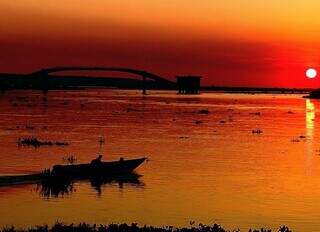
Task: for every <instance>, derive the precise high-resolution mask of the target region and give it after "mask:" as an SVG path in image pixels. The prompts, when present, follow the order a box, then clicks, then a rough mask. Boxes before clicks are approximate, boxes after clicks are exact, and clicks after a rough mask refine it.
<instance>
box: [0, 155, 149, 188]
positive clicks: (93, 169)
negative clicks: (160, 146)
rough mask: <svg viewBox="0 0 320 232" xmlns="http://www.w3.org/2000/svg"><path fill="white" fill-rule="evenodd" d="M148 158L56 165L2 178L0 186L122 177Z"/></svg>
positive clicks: (0, 177) (0, 178)
mask: <svg viewBox="0 0 320 232" xmlns="http://www.w3.org/2000/svg"><path fill="white" fill-rule="evenodd" d="M146 159H147V158H139V159H131V160H124V159H120V160H119V161H112V162H101V163H98V164H70V165H55V166H53V168H52V170H46V171H44V172H41V173H36V174H30V175H19V176H0V186H6V185H13V184H29V183H37V182H40V181H47V180H49V181H56V180H59V179H91V178H96V177H99V178H108V179H113V178H114V177H117V178H119V177H121V176H122V175H127V174H130V173H132V172H133V171H134V170H135V169H136V168H137V167H139V166H140V165H141V164H142V163H143V162H144V161H145V160H146Z"/></svg>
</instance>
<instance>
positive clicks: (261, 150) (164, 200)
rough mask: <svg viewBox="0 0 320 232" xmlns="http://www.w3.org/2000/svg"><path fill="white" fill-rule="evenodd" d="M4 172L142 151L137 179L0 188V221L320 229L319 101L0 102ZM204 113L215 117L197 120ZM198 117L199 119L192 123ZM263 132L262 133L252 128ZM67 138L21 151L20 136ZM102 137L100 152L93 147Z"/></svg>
mask: <svg viewBox="0 0 320 232" xmlns="http://www.w3.org/2000/svg"><path fill="white" fill-rule="evenodd" d="M0 109H1V110H0V174H1V175H7V174H26V173H33V172H36V171H39V170H41V169H43V168H49V167H51V166H52V165H53V164H57V163H64V161H63V157H66V156H68V155H75V156H76V157H77V159H78V162H79V163H81V162H89V161H90V160H91V159H93V158H95V157H96V154H97V153H100V152H102V153H103V154H104V159H105V160H117V159H119V157H121V156H122V157H125V158H136V157H140V156H145V155H147V156H148V157H149V160H150V161H149V162H147V163H145V164H144V165H143V166H141V167H140V168H139V169H138V170H137V173H139V174H141V175H142V177H141V178H140V179H139V180H138V181H135V182H134V183H122V184H121V183H117V182H113V183H106V184H103V185H102V186H100V188H99V187H98V188H97V186H95V184H94V183H91V182H89V181H81V182H75V183H74V184H73V186H72V188H70V189H69V191H67V192H64V193H58V194H50V193H51V192H49V193H48V192H46V191H45V190H44V189H42V188H41V186H39V185H37V184H31V185H16V186H8V187H0V226H4V225H11V224H15V225H18V226H29V225H34V224H43V223H48V224H52V223H54V222H55V221H56V220H59V221H63V222H67V223H69V222H70V223H71V222H82V221H85V222H88V223H111V222H129V223H131V222H138V223H140V224H152V225H159V226H162V225H168V224H170V225H174V226H188V225H189V221H191V220H194V221H196V223H199V222H202V223H213V222H217V223H220V224H222V225H223V226H225V227H227V228H229V229H233V228H238V227H239V228H241V229H247V228H249V227H260V226H262V225H263V226H268V227H270V228H277V227H278V226H279V225H281V224H286V225H288V226H290V227H291V228H292V229H295V230H296V231H307V229H310V230H312V231H317V229H318V228H319V227H320V221H319V217H320V211H319V208H320V200H319V198H320V156H319V154H320V150H319V149H320V143H319V141H320V140H319V136H320V133H319V127H318V122H317V121H318V120H317V116H318V114H319V110H320V102H318V101H313V100H312V101H311V100H306V99H303V98H302V97H301V95H246V94H218V93H203V94H201V95H199V96H181V95H180V96H179V95H176V94H175V93H173V92H172V93H170V92H150V95H148V96H145V97H143V96H141V95H140V92H136V91H116V90H87V91H70V92H64V91H50V92H49V93H48V95H47V96H46V97H44V96H43V94H42V93H41V92H36V91H17V92H7V93H2V94H1V95H0ZM201 109H208V110H209V111H210V113H209V114H208V115H206V114H199V113H198V111H199V110H201ZM196 121H201V122H202V123H199V122H198V123H196ZM255 129H260V130H262V131H263V133H261V134H253V133H252V130H255ZM28 136H35V137H37V138H39V139H42V140H54V141H56V140H59V141H60V140H62V141H68V142H70V146H65V147H54V146H52V147H40V148H38V149H35V148H31V147H18V146H17V140H18V139H19V138H20V137H28ZM101 136H104V137H105V140H106V143H105V144H104V145H103V146H102V147H100V145H99V143H98V141H99V138H100V137H101Z"/></svg>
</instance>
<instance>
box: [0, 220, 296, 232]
mask: <svg viewBox="0 0 320 232" xmlns="http://www.w3.org/2000/svg"><path fill="white" fill-rule="evenodd" d="M0 232H241V230H239V229H236V230H226V229H224V228H223V227H222V226H220V225H218V224H213V225H211V226H210V225H203V224H199V225H198V226H197V227H190V228H188V227H180V228H179V227H173V226H165V227H154V226H147V225H145V226H138V225H137V224H136V223H132V224H131V225H128V224H108V225H103V224H99V225H96V224H87V223H80V224H64V223H60V222H56V223H55V224H54V225H53V226H52V227H50V226H48V225H42V226H34V227H30V228H27V229H19V228H15V227H14V226H11V227H5V228H3V229H0ZM248 232H292V231H291V230H290V229H289V228H288V227H287V226H281V227H279V229H278V230H271V229H266V228H260V229H249V230H248Z"/></svg>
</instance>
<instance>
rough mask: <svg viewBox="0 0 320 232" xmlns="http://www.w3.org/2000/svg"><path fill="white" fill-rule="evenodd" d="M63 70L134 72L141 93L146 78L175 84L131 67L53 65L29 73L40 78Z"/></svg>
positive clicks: (144, 91)
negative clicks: (137, 78) (141, 82)
mask: <svg viewBox="0 0 320 232" xmlns="http://www.w3.org/2000/svg"><path fill="white" fill-rule="evenodd" d="M65 71H114V72H124V73H130V74H135V75H138V76H140V77H141V78H142V81H143V85H142V86H143V87H142V91H143V94H146V82H147V80H152V81H154V82H155V83H158V84H161V85H162V86H167V87H168V88H173V87H174V86H175V83H174V82H172V81H169V80H167V79H165V78H163V77H160V76H158V75H156V74H153V73H150V72H147V71H144V70H138V69H132V68H121V67H53V68H45V69H41V70H39V71H36V72H33V73H31V75H32V76H37V77H39V78H42V77H49V76H50V75H49V74H51V73H57V72H65Z"/></svg>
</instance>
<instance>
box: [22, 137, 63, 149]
mask: <svg viewBox="0 0 320 232" xmlns="http://www.w3.org/2000/svg"><path fill="white" fill-rule="evenodd" d="M17 144H18V146H33V147H40V146H54V145H56V146H68V145H69V143H67V142H62V141H54V142H53V141H41V140H39V139H37V138H35V137H29V138H19V139H18V142H17Z"/></svg>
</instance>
